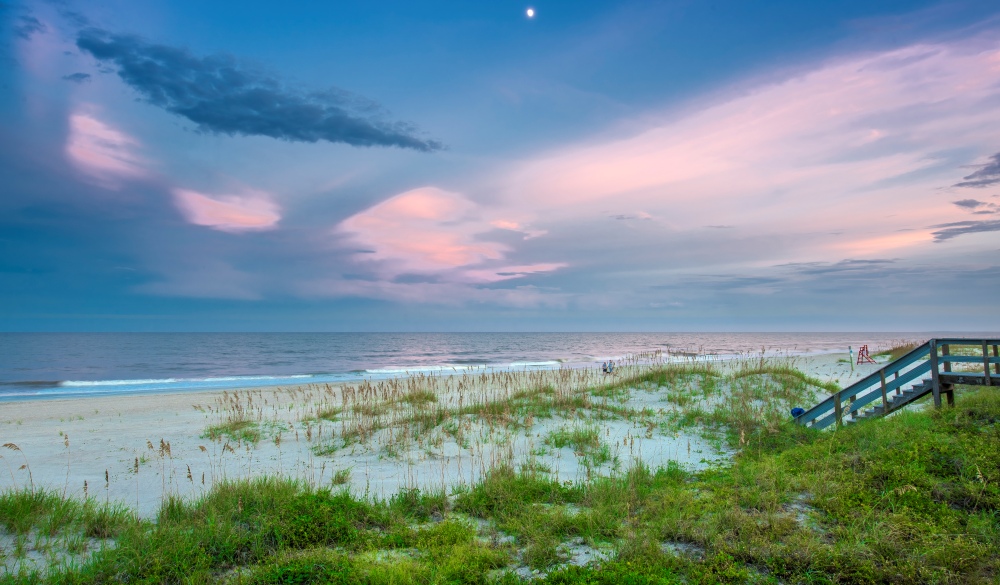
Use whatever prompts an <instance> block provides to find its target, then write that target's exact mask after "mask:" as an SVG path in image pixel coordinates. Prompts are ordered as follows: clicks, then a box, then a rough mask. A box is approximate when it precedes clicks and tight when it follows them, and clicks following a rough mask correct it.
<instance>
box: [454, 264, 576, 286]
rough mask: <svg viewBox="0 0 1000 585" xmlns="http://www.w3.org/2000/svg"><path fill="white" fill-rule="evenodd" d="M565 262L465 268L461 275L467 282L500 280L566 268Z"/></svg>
mask: <svg viewBox="0 0 1000 585" xmlns="http://www.w3.org/2000/svg"><path fill="white" fill-rule="evenodd" d="M567 266H568V264H566V263H565V262H546V263H540V264H523V265H520V266H500V267H497V268H490V269H479V270H465V271H463V272H462V276H463V277H464V278H466V279H467V280H468V281H469V282H479V283H486V282H500V281H503V280H510V279H512V278H521V277H524V276H529V275H531V274H538V273H540V272H552V271H554V270H559V269H560V268H566V267H567Z"/></svg>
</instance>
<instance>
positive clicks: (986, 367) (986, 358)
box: [983, 339, 996, 386]
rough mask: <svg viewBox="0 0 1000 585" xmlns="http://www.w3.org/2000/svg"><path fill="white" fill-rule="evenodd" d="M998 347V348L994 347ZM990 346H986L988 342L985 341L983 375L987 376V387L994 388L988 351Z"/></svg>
mask: <svg viewBox="0 0 1000 585" xmlns="http://www.w3.org/2000/svg"><path fill="white" fill-rule="evenodd" d="M994 347H996V346H994ZM987 349H989V348H988V346H987V345H986V340H985V339H984V340H983V374H984V375H985V376H986V385H987V386H992V384H991V383H990V354H989V352H988V351H987Z"/></svg>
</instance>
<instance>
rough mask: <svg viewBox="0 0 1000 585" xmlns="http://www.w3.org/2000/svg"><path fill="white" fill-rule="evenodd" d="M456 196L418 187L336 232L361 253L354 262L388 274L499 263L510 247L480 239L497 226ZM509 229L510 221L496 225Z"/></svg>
mask: <svg viewBox="0 0 1000 585" xmlns="http://www.w3.org/2000/svg"><path fill="white" fill-rule="evenodd" d="M483 215H484V213H483V210H482V209H480V208H479V206H478V205H476V204H475V203H473V202H472V201H469V200H468V199H466V198H465V197H464V196H462V195H460V194H458V193H452V192H449V191H444V190H442V189H438V188H435V187H422V188H419V189H414V190H412V191H407V192H405V193H401V194H399V195H396V196H395V197H392V198H390V199H387V200H386V201H383V202H382V203H379V204H377V205H375V206H373V207H370V208H368V209H366V210H364V211H362V212H361V213H358V214H356V215H353V216H351V217H349V218H347V219H345V220H344V221H343V222H341V223H340V225H339V226H338V227H337V231H338V232H340V233H342V234H345V235H347V237H348V239H349V241H350V242H351V243H352V244H354V245H356V246H359V247H362V248H364V249H366V251H367V252H366V253H364V254H359V255H358V256H357V258H358V259H359V260H363V261H376V262H381V263H382V264H383V265H384V269H385V270H386V271H387V272H388V273H390V274H403V273H418V274H431V273H443V272H448V271H452V270H455V269H459V268H463V267H467V266H474V265H478V264H481V263H483V262H486V261H489V260H500V259H502V258H503V257H504V255H505V254H506V253H507V252H508V251H509V250H510V248H509V247H508V246H507V245H505V244H503V243H500V242H491V241H487V240H484V239H482V238H481V237H480V236H481V235H482V234H484V233H485V232H488V231H489V230H490V229H492V228H493V227H496V226H497V223H498V221H497V220H492V221H491V220H488V219H485V218H483ZM500 224H501V225H505V226H507V227H506V229H513V227H512V226H515V225H516V224H515V223H513V222H502V221H501V222H500Z"/></svg>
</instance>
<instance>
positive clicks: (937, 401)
mask: <svg viewBox="0 0 1000 585" xmlns="http://www.w3.org/2000/svg"><path fill="white" fill-rule="evenodd" d="M927 344H928V345H929V346H930V349H931V391H932V392H933V393H934V408H941V381H940V379H939V378H938V354H937V351H938V350H937V340H936V339H932V340H930V341H928V342H927Z"/></svg>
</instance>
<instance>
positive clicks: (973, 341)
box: [937, 337, 1000, 346]
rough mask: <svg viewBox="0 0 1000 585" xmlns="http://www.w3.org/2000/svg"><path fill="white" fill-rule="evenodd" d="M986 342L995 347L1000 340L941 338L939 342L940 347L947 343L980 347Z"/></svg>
mask: <svg viewBox="0 0 1000 585" xmlns="http://www.w3.org/2000/svg"><path fill="white" fill-rule="evenodd" d="M984 341H985V342H986V343H988V344H990V345H993V344H994V343H1000V339H993V338H992V337H990V338H986V339H983V338H976V337H964V338H963V337H947V338H940V339H938V340H937V342H938V345H940V344H942V343H947V344H949V345H972V346H976V345H979V344H980V343H982V342H984Z"/></svg>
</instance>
